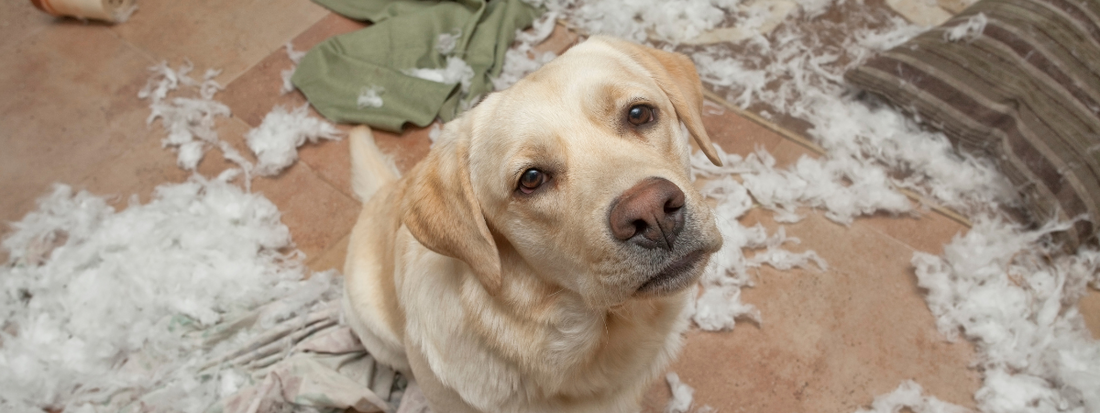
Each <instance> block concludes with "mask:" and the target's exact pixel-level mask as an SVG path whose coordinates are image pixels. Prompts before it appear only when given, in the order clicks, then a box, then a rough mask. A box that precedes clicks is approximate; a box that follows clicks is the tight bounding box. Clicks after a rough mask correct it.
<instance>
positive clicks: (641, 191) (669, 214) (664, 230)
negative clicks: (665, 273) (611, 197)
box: [608, 178, 684, 250]
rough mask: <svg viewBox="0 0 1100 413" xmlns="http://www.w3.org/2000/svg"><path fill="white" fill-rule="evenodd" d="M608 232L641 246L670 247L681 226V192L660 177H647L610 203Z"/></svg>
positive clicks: (682, 209)
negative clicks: (609, 226) (609, 230)
mask: <svg viewBox="0 0 1100 413" xmlns="http://www.w3.org/2000/svg"><path fill="white" fill-rule="evenodd" d="M608 220H609V221H610V224H611V234H612V235H613V236H614V237H615V238H616V239H618V240H619V241H623V242H629V243H632V244H635V245H638V246H641V247H643V248H649V249H652V248H663V249H667V250H671V249H672V246H673V243H674V242H675V241H676V236H677V235H679V234H680V230H681V229H683V228H684V191H681V190H680V187H678V186H676V184H674V183H672V182H670V181H669V180H667V179H664V178H647V179H645V180H643V181H642V182H639V183H638V184H637V185H634V187H633V188H630V189H628V190H626V192H623V194H622V195H620V196H619V197H618V198H617V199H615V201H614V202H612V203H611V214H610V215H609V217H608Z"/></svg>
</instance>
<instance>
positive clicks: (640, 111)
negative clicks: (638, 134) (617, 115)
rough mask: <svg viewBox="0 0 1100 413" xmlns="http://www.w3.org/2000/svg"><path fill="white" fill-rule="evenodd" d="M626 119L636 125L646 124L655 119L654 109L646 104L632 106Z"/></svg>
mask: <svg viewBox="0 0 1100 413" xmlns="http://www.w3.org/2000/svg"><path fill="white" fill-rule="evenodd" d="M626 120H627V121H629V122H630V123H631V124H634V125H644V124H646V123H649V122H652V121H653V109H652V108H650V107H649V106H646V105H636V106H632V107H631V108H630V110H629V111H627V112H626Z"/></svg>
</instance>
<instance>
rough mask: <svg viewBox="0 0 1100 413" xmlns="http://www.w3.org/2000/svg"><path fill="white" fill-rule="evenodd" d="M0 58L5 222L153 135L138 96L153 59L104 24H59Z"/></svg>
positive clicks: (1, 216) (0, 207)
mask: <svg viewBox="0 0 1100 413" xmlns="http://www.w3.org/2000/svg"><path fill="white" fill-rule="evenodd" d="M6 46H8V47H5V48H3V49H0V53H4V54H5V55H7V56H12V55H18V56H19V58H18V59H3V60H0V94H3V95H4V99H2V100H0V142H3V146H4V150H3V151H0V176H3V177H4V178H3V179H2V180H0V193H3V194H4V196H3V197H2V198H0V221H10V220H14V219H18V218H19V217H21V216H22V215H23V214H24V213H26V212H27V211H28V209H29V207H30V206H31V205H32V204H31V203H29V200H32V199H34V198H36V197H38V196H39V195H41V194H42V193H43V192H44V191H46V190H47V188H48V186H49V185H50V184H51V183H53V182H67V183H74V182H77V181H80V180H82V179H84V178H85V177H86V176H87V174H88V173H89V172H90V171H91V169H92V168H93V167H95V166H97V165H99V164H100V163H102V162H105V161H107V160H109V159H113V158H115V157H117V156H119V155H121V154H122V153H125V152H126V151H128V150H129V149H130V148H131V147H132V146H133V145H134V144H135V143H136V142H139V141H140V140H141V139H145V138H146V137H148V136H149V135H150V134H152V133H153V131H154V130H153V129H151V128H147V127H146V125H145V117H146V115H147V113H148V112H147V109H146V105H147V102H144V101H141V100H139V99H138V97H137V92H138V90H139V89H140V88H141V87H142V86H143V85H144V84H145V81H146V76H147V72H146V67H148V66H149V65H150V64H151V63H152V61H150V60H149V59H147V58H146V57H145V56H143V55H141V54H140V53H139V52H138V51H136V50H135V49H134V48H132V47H130V46H129V45H127V44H125V43H124V42H122V41H120V40H119V39H118V38H117V37H115V36H113V35H112V34H111V33H110V32H109V31H108V30H106V29H105V28H103V27H97V26H83V25H74V24H58V25H55V26H53V27H51V28H50V29H49V30H42V31H40V32H39V33H37V34H35V35H33V36H31V37H30V38H28V39H26V41H23V42H20V43H18V44H13V45H6Z"/></svg>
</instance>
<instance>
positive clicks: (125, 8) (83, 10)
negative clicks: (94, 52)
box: [31, 0, 137, 23]
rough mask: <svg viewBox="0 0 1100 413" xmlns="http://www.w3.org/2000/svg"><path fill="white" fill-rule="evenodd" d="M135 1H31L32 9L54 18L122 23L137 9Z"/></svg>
mask: <svg viewBox="0 0 1100 413" xmlns="http://www.w3.org/2000/svg"><path fill="white" fill-rule="evenodd" d="M135 1H136V0H31V4H34V7H36V8H38V9H39V10H42V11H44V12H46V13H49V14H52V15H54V16H68V17H76V18H81V19H96V20H103V21H107V22H112V23H122V22H124V21H126V19H127V18H129V17H130V14H131V13H133V12H134V10H135V9H136V8H137V5H136V3H135Z"/></svg>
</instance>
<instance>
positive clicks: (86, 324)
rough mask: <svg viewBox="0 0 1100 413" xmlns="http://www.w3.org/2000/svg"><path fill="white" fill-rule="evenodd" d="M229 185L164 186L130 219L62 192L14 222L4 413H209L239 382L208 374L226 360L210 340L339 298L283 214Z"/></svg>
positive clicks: (134, 208)
mask: <svg viewBox="0 0 1100 413" xmlns="http://www.w3.org/2000/svg"><path fill="white" fill-rule="evenodd" d="M231 175H232V172H230V173H227V174H225V175H224V176H222V177H219V178H218V179H213V180H206V179H204V178H202V177H201V176H197V175H196V176H194V177H193V178H192V179H191V180H189V181H187V182H184V183H180V184H171V185H162V186H160V187H157V189H156V191H155V194H154V196H153V199H152V200H151V201H150V202H149V203H147V204H139V203H138V202H137V200H136V198H134V199H131V201H130V205H129V206H128V207H126V208H125V209H123V210H121V211H116V210H115V209H114V208H112V207H111V206H109V205H108V204H107V201H106V200H105V199H104V198H101V197H98V196H94V195H91V194H89V193H87V192H83V191H81V192H77V191H74V190H73V189H72V188H71V187H69V186H65V185H57V186H55V187H54V190H53V192H52V193H50V194H49V195H47V196H44V197H43V198H41V199H39V201H38V208H37V209H36V210H35V211H33V212H31V213H30V214H28V215H27V216H26V217H24V218H23V219H22V220H20V221H19V222H15V223H13V224H12V228H13V230H14V232H12V233H11V234H10V235H8V236H7V237H5V238H4V240H3V242H2V246H3V248H4V250H6V251H7V252H8V254H9V257H10V258H9V261H8V262H7V263H6V264H5V265H4V266H2V267H0V320H3V322H2V328H0V343H2V345H0V372H3V373H0V410H3V411H11V412H23V411H28V412H29V411H41V410H40V409H43V408H53V409H64V410H65V411H81V412H84V411H87V412H107V411H112V412H113V411H118V410H119V409H121V408H123V407H124V406H126V405H127V404H128V403H130V402H132V401H133V400H136V399H137V398H139V397H140V398H142V400H143V402H142V404H143V405H144V406H145V407H144V408H145V409H151V411H181V412H202V411H203V410H204V409H206V408H207V407H208V406H210V405H211V404H212V403H213V402H214V401H216V400H217V399H218V397H219V395H220V393H222V392H219V387H220V388H221V390H223V391H224V390H228V389H230V388H231V387H233V386H234V385H236V384H238V383H239V382H240V380H238V378H233V377H229V376H226V375H222V378H221V379H220V380H219V379H216V378H215V379H213V380H207V379H204V378H202V377H200V376H199V375H198V366H197V365H196V362H197V361H199V360H202V357H203V356H205V355H207V354H211V353H214V352H218V351H220V347H215V348H209V347H206V346H205V344H204V343H207V341H206V338H204V337H205V334H203V333H202V330H204V329H207V328H209V327H210V326H213V325H215V324H217V323H220V322H224V321H226V320H233V319H235V318H236V317H239V316H242V315H244V314H247V313H249V312H250V311H254V310H256V309H258V308H260V307H261V306H263V305H268V304H269V303H272V302H278V303H280V305H279V306H277V308H272V309H270V310H269V311H267V312H266V313H265V314H266V315H261V316H260V317H262V318H265V319H270V320H271V321H272V322H273V321H276V320H281V319H285V318H288V317H293V316H295V315H296V314H299V313H301V312H302V311H305V310H307V309H308V308H309V307H310V306H311V305H312V304H313V303H314V302H316V301H317V300H318V298H319V297H320V295H323V294H329V295H331V294H330V292H331V291H339V289H334V287H333V286H335V285H336V284H334V282H335V281H336V280H335V279H333V278H332V277H331V275H324V274H316V275H314V276H313V277H312V278H311V279H310V280H307V281H303V280H302V279H303V277H304V276H305V275H306V269H305V267H304V265H303V264H302V260H303V258H304V257H303V256H302V254H301V253H300V252H297V251H296V250H294V249H293V243H292V242H291V239H290V231H289V230H288V229H287V227H286V226H285V225H283V224H282V223H281V222H280V221H279V218H280V213H279V211H278V209H277V208H276V207H275V205H274V204H272V203H271V202H270V201H269V200H267V199H265V198H264V197H263V196H261V195H257V194H249V193H246V192H244V191H242V190H241V189H240V188H239V187H237V186H234V185H231V184H229V183H227V181H228V180H229V179H230V178H231V177H232V176H231ZM287 250H289V251H290V252H283V251H287ZM267 324H271V322H268V323H267ZM241 334H242V335H241V336H240V337H239V339H241V340H243V339H247V338H248V336H249V335H250V334H255V332H254V331H246V332H243V333H241ZM230 342H236V341H233V340H230ZM218 374H220V373H218ZM226 374H229V373H226Z"/></svg>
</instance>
